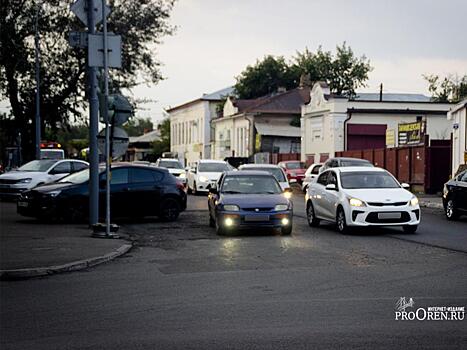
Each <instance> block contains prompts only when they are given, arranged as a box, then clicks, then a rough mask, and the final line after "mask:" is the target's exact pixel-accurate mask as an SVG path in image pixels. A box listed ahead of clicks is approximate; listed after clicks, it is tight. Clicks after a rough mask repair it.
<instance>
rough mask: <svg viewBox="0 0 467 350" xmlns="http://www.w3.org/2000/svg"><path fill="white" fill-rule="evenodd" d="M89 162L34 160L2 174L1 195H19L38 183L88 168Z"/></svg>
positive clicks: (51, 180) (55, 179) (57, 178)
mask: <svg viewBox="0 0 467 350" xmlns="http://www.w3.org/2000/svg"><path fill="white" fill-rule="evenodd" d="M88 167H89V163H88V162H85V161H82V160H75V159H62V160H58V159H41V160H33V161H31V162H29V163H26V164H24V165H23V166H21V167H19V168H18V169H16V170H13V171H10V172H8V173H5V174H2V175H0V196H1V197H18V196H19V195H20V194H21V193H22V192H23V191H26V190H30V189H31V188H33V187H36V186H37V185H43V184H46V183H50V182H54V181H57V180H60V179H61V178H62V177H65V176H66V175H68V174H71V173H75V172H77V171H80V170H83V169H87V168H88Z"/></svg>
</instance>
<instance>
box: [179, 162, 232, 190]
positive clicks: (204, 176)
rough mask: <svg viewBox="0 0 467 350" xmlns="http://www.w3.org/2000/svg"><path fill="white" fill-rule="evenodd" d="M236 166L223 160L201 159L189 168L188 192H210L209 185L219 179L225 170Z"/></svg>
mask: <svg viewBox="0 0 467 350" xmlns="http://www.w3.org/2000/svg"><path fill="white" fill-rule="evenodd" d="M233 169H234V168H233V167H232V166H231V165H230V164H228V163H227V162H224V161H222V160H211V159H201V160H198V161H196V162H195V164H194V165H193V166H192V167H191V168H189V169H188V173H187V184H188V192H190V193H193V194H196V193H197V192H208V190H209V187H210V186H211V185H212V184H214V183H216V182H217V180H219V177H220V176H221V174H222V173H223V172H224V171H229V170H233Z"/></svg>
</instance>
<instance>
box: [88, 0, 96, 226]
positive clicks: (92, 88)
mask: <svg viewBox="0 0 467 350" xmlns="http://www.w3.org/2000/svg"><path fill="white" fill-rule="evenodd" d="M87 5H88V6H87V8H88V11H87V14H88V33H89V34H95V28H94V24H93V23H94V16H95V14H94V0H88V3H87ZM96 72H97V68H96V67H89V66H88V79H89V81H88V83H89V163H90V166H89V225H90V226H93V225H95V224H97V222H98V221H99V150H98V148H97V134H98V129H99V116H98V112H99V100H98V98H97V77H96Z"/></svg>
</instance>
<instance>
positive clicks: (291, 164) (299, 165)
mask: <svg viewBox="0 0 467 350" xmlns="http://www.w3.org/2000/svg"><path fill="white" fill-rule="evenodd" d="M285 167H286V168H287V169H291V170H293V169H304V168H305V164H304V163H302V162H288V163H285Z"/></svg>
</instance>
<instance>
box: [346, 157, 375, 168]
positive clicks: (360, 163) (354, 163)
mask: <svg viewBox="0 0 467 350" xmlns="http://www.w3.org/2000/svg"><path fill="white" fill-rule="evenodd" d="M340 166H367V167H373V164H371V163H370V162H367V161H365V160H360V159H355V160H352V159H349V160H347V159H346V160H341V165H340Z"/></svg>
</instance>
